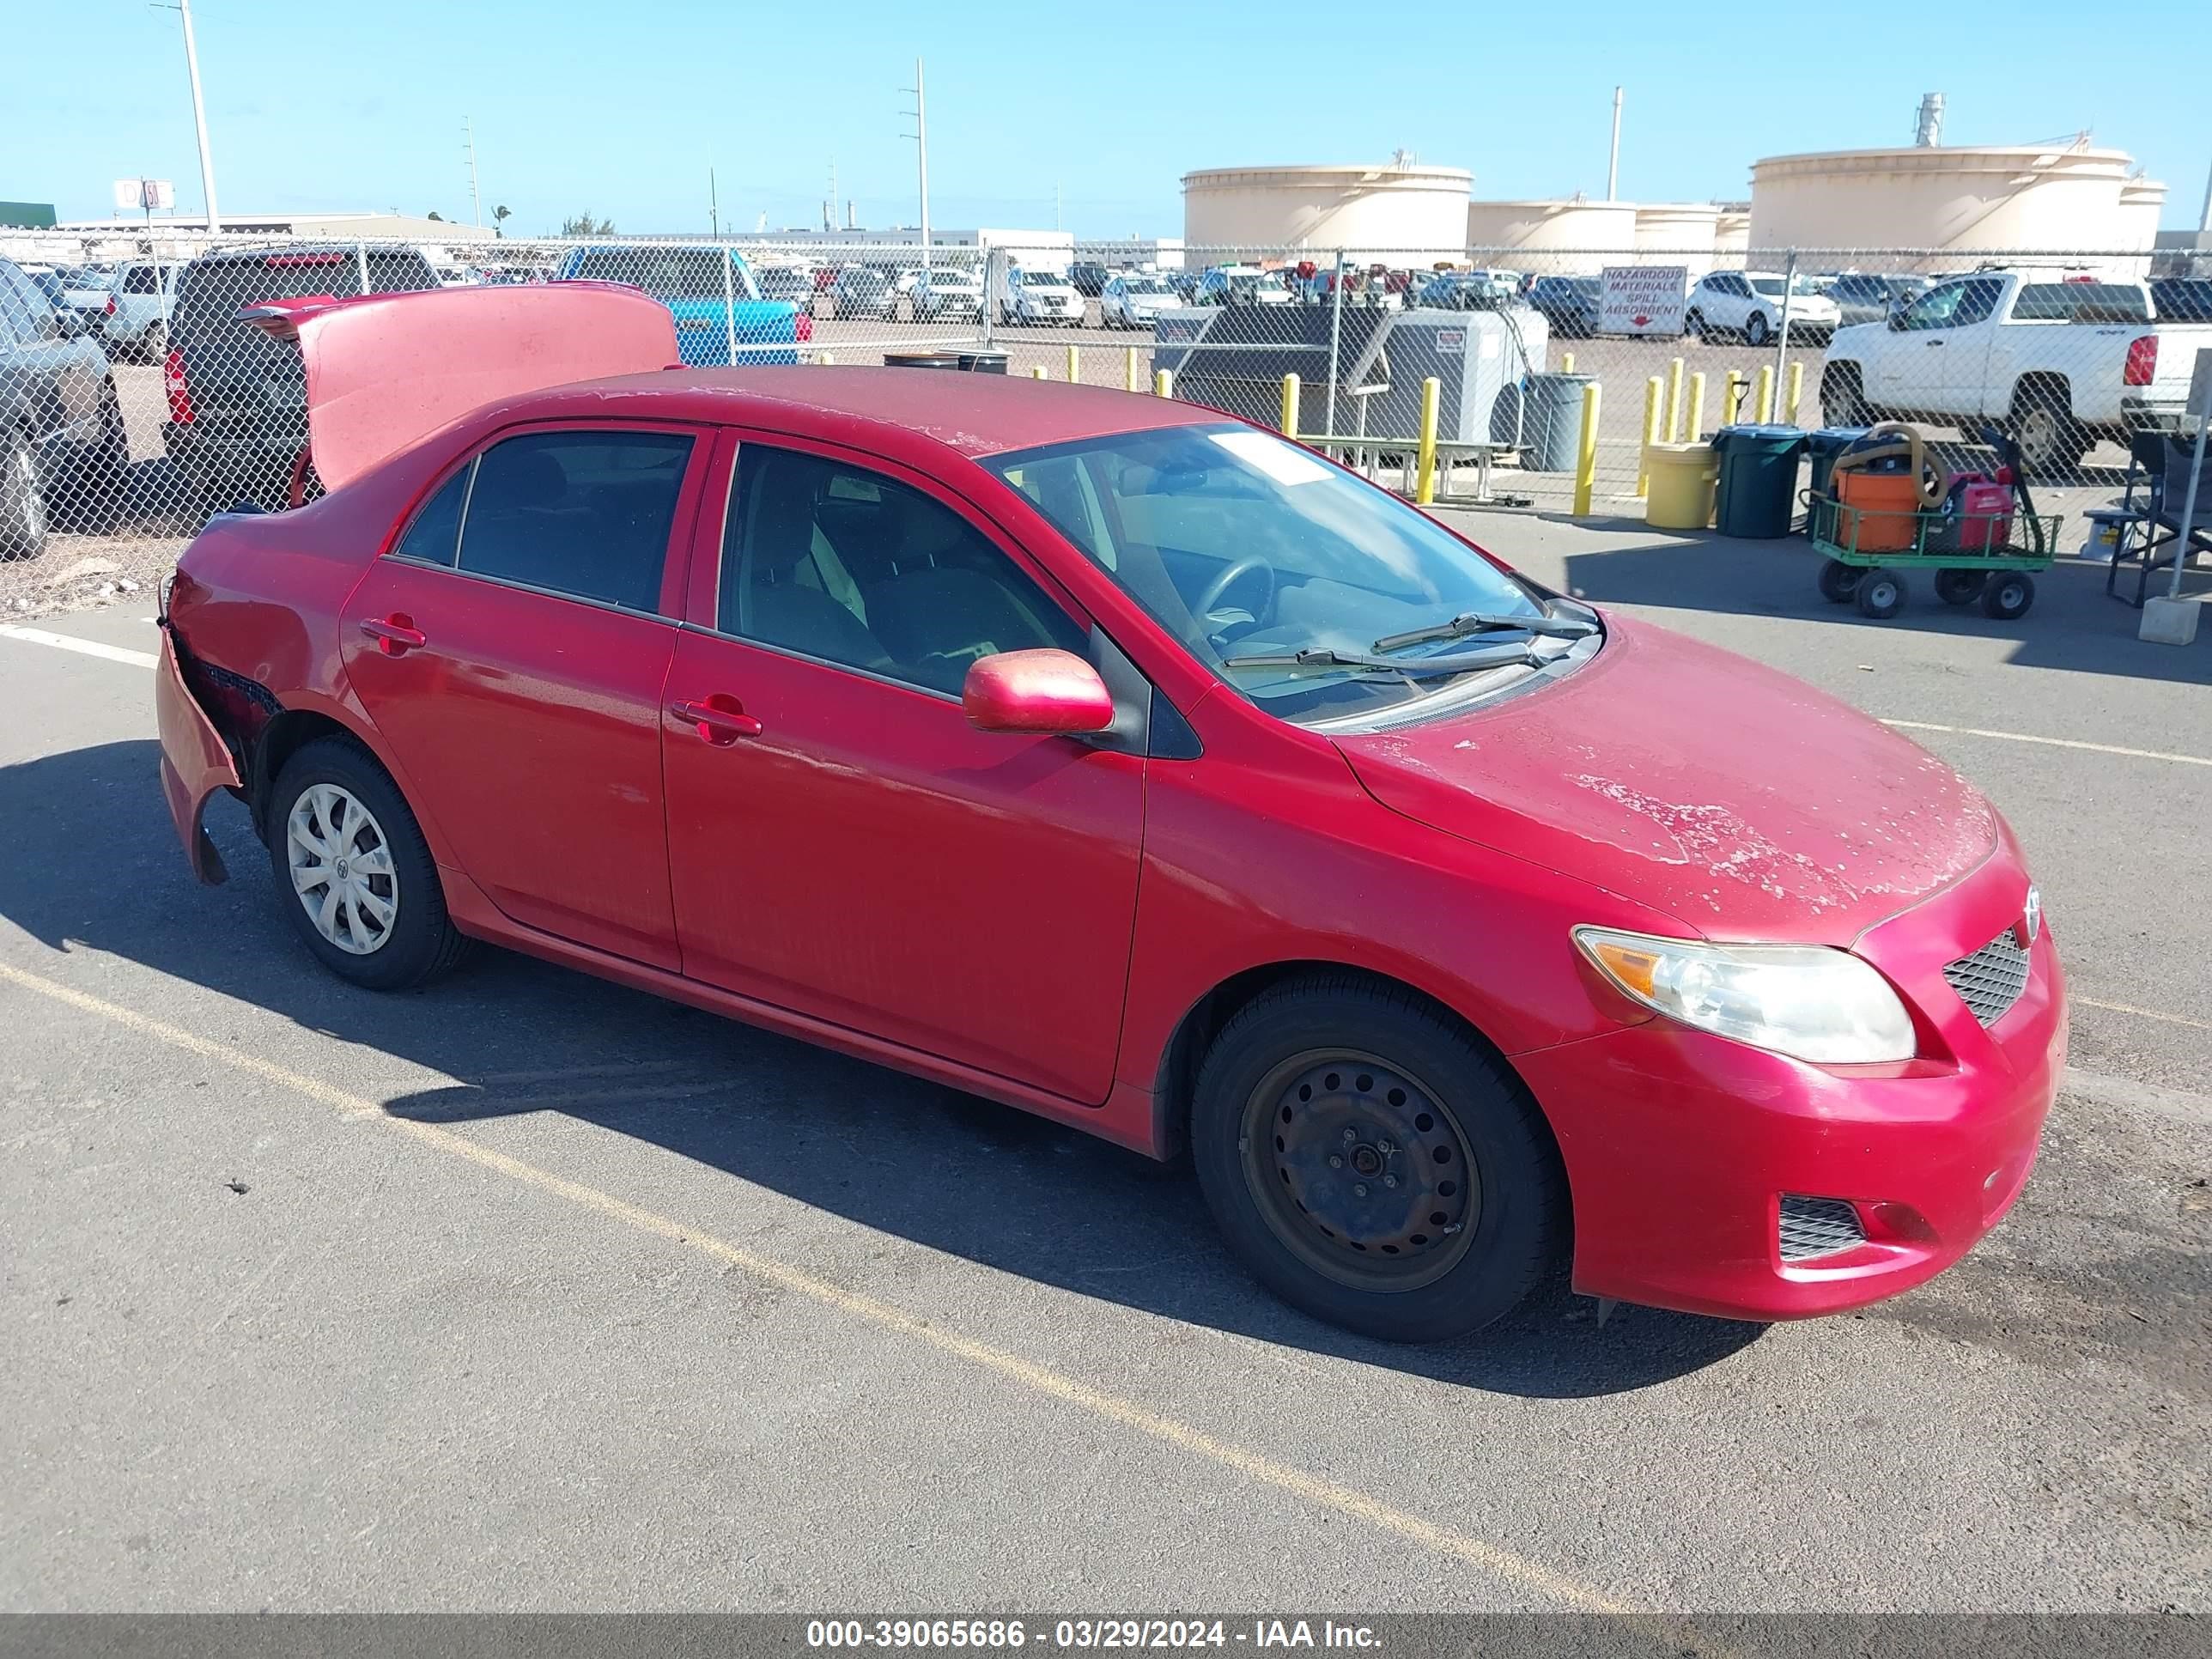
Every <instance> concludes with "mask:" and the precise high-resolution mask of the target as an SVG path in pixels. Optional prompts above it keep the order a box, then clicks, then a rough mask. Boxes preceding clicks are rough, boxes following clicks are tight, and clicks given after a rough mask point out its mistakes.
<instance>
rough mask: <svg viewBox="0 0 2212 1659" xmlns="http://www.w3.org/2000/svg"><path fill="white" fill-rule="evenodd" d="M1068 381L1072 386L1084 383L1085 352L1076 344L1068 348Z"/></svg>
mask: <svg viewBox="0 0 2212 1659" xmlns="http://www.w3.org/2000/svg"><path fill="white" fill-rule="evenodd" d="M1067 383H1068V385H1070V386H1081V385H1082V384H1083V353H1082V352H1081V351H1080V350H1079V349H1078V348H1076V347H1074V346H1070V347H1068V349H1067Z"/></svg>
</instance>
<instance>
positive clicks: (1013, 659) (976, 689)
mask: <svg viewBox="0 0 2212 1659" xmlns="http://www.w3.org/2000/svg"><path fill="white" fill-rule="evenodd" d="M960 708H961V712H962V713H963V714H966V715H967V716H968V724H969V725H970V726H974V727H975V729H976V730H977V731H978V732H1028V733H1030V734H1032V735H1035V736H1037V737H1056V736H1062V735H1066V734H1072V733H1077V732H1103V731H1104V730H1105V729H1106V728H1107V727H1108V726H1111V725H1113V723H1114V698H1113V695H1112V694H1111V693H1110V692H1109V691H1108V690H1106V682H1105V681H1104V680H1103V679H1100V678H1098V671H1097V669H1095V668H1093V667H1092V666H1091V665H1090V664H1089V663H1087V662H1085V661H1084V660H1083V659H1082V658H1080V657H1079V656H1077V655H1076V654H1075V653H1073V652H1072V651H1056V650H1042V651H1002V652H1000V653H999V654H998V655H996V656H994V657H985V658H983V659H981V660H980V661H978V662H976V663H975V664H973V665H971V666H970V667H969V670H968V678H967V679H966V680H965V681H964V682H963V684H962V685H961V687H960Z"/></svg>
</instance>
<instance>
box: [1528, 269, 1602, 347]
mask: <svg viewBox="0 0 2212 1659" xmlns="http://www.w3.org/2000/svg"><path fill="white" fill-rule="evenodd" d="M1526 297H1527V299H1528V304H1529V305H1530V306H1531V307H1533V308H1534V310H1535V311H1536V312H1537V313H1539V314H1541V316H1542V318H1543V319H1544V320H1545V322H1546V323H1547V324H1549V325H1550V326H1551V331H1552V332H1553V335H1555V336H1557V337H1559V338H1562V339H1568V340H1587V339H1589V337H1591V336H1592V335H1594V334H1595V333H1596V332H1597V329H1598V319H1599V317H1600V315H1601V313H1602V311H1603V309H1604V298H1605V284H1604V283H1601V281H1599V279H1598V278H1596V277H1595V276H1539V277H1537V278H1536V280H1535V281H1534V282H1533V283H1529V284H1528V293H1527V295H1526Z"/></svg>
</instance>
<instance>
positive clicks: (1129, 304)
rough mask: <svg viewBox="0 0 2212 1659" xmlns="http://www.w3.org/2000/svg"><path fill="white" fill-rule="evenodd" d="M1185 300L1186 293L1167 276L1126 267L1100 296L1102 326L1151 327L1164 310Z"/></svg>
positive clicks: (1100, 323)
mask: <svg viewBox="0 0 2212 1659" xmlns="http://www.w3.org/2000/svg"><path fill="white" fill-rule="evenodd" d="M1181 304H1182V295H1179V294H1177V293H1176V290H1175V285H1174V284H1173V283H1170V282H1169V281H1167V279H1166V278H1164V277H1161V276H1146V275H1144V274H1143V273H1142V272H1140V271H1131V270H1125V271H1123V272H1121V274H1120V275H1118V276H1114V277H1112V278H1111V279H1109V281H1108V283H1107V284H1106V287H1105V289H1104V290H1103V292H1101V293H1100V295H1099V296H1098V325H1099V327H1101V328H1150V327H1151V326H1152V325H1153V323H1155V322H1156V321H1158V319H1159V314H1160V313H1162V312H1163V311H1170V310H1172V309H1174V308H1175V307H1177V306H1180V305H1181Z"/></svg>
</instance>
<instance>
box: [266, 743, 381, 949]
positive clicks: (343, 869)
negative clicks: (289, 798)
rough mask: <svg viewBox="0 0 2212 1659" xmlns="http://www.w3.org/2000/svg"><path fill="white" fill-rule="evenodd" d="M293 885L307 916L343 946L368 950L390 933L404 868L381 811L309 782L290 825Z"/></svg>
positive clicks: (286, 831) (333, 786) (289, 860)
mask: <svg viewBox="0 0 2212 1659" xmlns="http://www.w3.org/2000/svg"><path fill="white" fill-rule="evenodd" d="M284 854H285V861H286V863H287V864H288V865H289V866H290V868H291V872H292V891H293V892H294V893H295V894H296V895H297V896H298V897H299V900H300V903H301V906H302V907H303V908H305V909H306V910H307V920H308V921H312V922H313V923H314V924H315V931H316V932H317V933H320V934H321V935H322V936H323V937H324V938H325V939H328V940H329V941H330V942H331V944H333V945H337V947H338V949H339V950H341V951H346V952H348V953H349V955H352V956H356V957H365V956H368V954H369V953H370V952H372V951H375V950H377V949H379V948H380V947H381V946H382V945H383V944H384V942H385V941H386V939H390V938H391V937H392V923H393V922H394V921H397V920H398V916H399V875H398V871H397V870H395V869H394V868H393V867H392V848H391V846H390V844H389V843H388V842H386V840H385V838H384V828H383V826H382V825H381V824H380V823H377V821H376V818H375V815H374V814H373V813H372V812H370V811H369V810H368V808H367V807H366V806H363V805H362V804H361V802H360V801H359V800H357V799H355V797H354V796H352V795H351V794H349V793H347V792H346V791H345V790H343V789H342V788H340V787H338V786H337V784H334V783H318V784H313V785H311V786H310V787H308V788H307V789H305V790H303V791H302V792H301V795H300V798H299V799H297V800H295V801H294V802H293V803H292V811H291V816H290V817H289V818H288V819H287V821H286V823H285V826H284Z"/></svg>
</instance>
